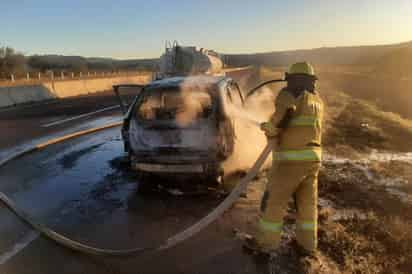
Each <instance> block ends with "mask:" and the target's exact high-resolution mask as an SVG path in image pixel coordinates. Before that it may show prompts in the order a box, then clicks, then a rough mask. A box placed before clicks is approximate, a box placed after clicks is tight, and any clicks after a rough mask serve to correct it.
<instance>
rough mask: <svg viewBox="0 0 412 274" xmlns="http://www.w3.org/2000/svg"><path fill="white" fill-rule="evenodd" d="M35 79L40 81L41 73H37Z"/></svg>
mask: <svg viewBox="0 0 412 274" xmlns="http://www.w3.org/2000/svg"><path fill="white" fill-rule="evenodd" d="M37 78H38V79H39V81H40V80H41V72H39V73H38V74H37Z"/></svg>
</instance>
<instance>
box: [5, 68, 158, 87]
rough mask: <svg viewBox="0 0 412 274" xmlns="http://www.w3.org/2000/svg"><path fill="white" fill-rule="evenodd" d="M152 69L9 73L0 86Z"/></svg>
mask: <svg viewBox="0 0 412 274" xmlns="http://www.w3.org/2000/svg"><path fill="white" fill-rule="evenodd" d="M153 73H154V72H152V71H115V72H103V71H102V72H60V73H58V74H55V73H53V72H50V73H40V72H36V73H26V75H25V76H23V75H19V76H16V75H14V74H10V76H9V77H8V78H0V86H14V85H22V84H39V83H43V82H51V81H65V80H79V79H94V78H108V77H119V76H120V77H122V76H126V77H127V76H138V75H148V74H153Z"/></svg>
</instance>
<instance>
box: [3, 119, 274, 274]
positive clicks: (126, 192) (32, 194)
mask: <svg viewBox="0 0 412 274" xmlns="http://www.w3.org/2000/svg"><path fill="white" fill-rule="evenodd" d="M0 116H1V114H0ZM119 118H120V115H119V114H118V113H114V114H113V113H107V114H104V115H98V117H94V118H92V119H84V120H82V121H76V122H73V123H69V124H68V125H64V126H60V127H57V128H55V129H48V131H47V132H42V133H38V132H34V133H33V132H31V131H36V130H35V129H34V127H33V128H29V129H27V135H26V138H25V139H23V140H22V141H21V140H19V142H15V143H14V144H13V145H9V146H7V148H6V149H3V150H2V151H1V152H0V155H1V156H2V157H1V158H3V157H4V156H5V155H7V154H8V153H10V152H13V151H16V150H20V149H23V148H24V147H27V146H30V145H31V144H34V143H39V142H41V141H44V140H47V139H49V138H50V137H51V136H61V135H64V134H66V133H69V132H74V131H78V130H82V129H86V128H90V127H94V126H98V125H102V124H105V123H109V122H113V121H114V120H116V119H119ZM23 120H24V119H23ZM29 120H31V118H28V120H27V121H29ZM27 121H24V124H26V123H27ZM36 122H37V124H41V123H44V120H43V119H40V120H36ZM50 130H51V131H50ZM34 135H36V136H39V137H38V138H30V137H31V136H34ZM11 143H13V142H11ZM122 146H123V145H122V141H121V138H120V128H119V127H117V128H112V129H108V130H105V131H102V132H99V133H95V134H91V135H87V136H82V137H79V138H75V139H72V140H69V141H67V142H64V143H60V144H56V145H52V146H50V147H48V148H46V149H44V150H42V151H39V152H35V153H32V154H29V155H27V156H24V157H22V158H20V159H18V160H15V161H12V162H10V163H9V164H7V165H6V166H4V167H2V168H1V169H0V182H1V184H0V191H2V192H4V193H6V194H7V195H9V196H10V197H11V198H12V199H13V200H14V201H15V202H16V204H17V205H18V206H19V207H21V208H22V209H24V210H25V211H27V212H28V213H29V214H30V215H31V216H33V217H34V218H35V219H36V220H39V221H40V222H42V223H44V224H47V225H48V226H49V227H51V228H52V229H54V230H56V231H58V232H59V233H62V234H63V235H66V236H68V237H69V238H72V239H75V240H78V241H81V242H83V243H87V244H89V245H93V246H96V247H102V248H112V249H128V248H134V247H138V246H152V245H153V244H158V243H159V242H161V241H163V240H165V239H167V238H168V237H170V236H172V235H174V234H175V233H177V232H179V231H181V230H183V229H184V228H187V227H188V226H190V225H191V224H193V223H194V222H196V221H197V220H199V219H200V218H202V217H203V216H205V215H206V214H207V213H208V212H209V211H210V210H211V209H212V208H214V207H215V206H216V205H217V204H218V203H219V202H220V201H221V200H222V197H220V196H219V195H217V194H216V193H214V194H213V193H209V194H207V195H201V196H179V195H178V196H175V195H170V192H169V193H168V192H165V191H150V192H147V191H145V192H144V193H141V192H139V186H140V185H141V184H140V181H139V177H138V176H137V174H136V173H135V172H132V171H129V170H128V169H127V168H125V166H124V165H123V162H122V156H123V147H122ZM156 180H158V179H156ZM195 181H196V180H195V179H194V180H193V182H190V181H188V182H187V183H195ZM149 183H151V182H150V181H149ZM153 183H156V184H157V183H159V181H156V182H153ZM251 191H252V192H251V193H252V194H251V195H252V196H251V197H253V196H256V197H255V198H254V199H253V198H252V199H251V198H250V196H249V199H247V200H246V199H242V200H241V201H240V202H239V203H238V204H236V206H235V207H234V208H233V209H232V210H231V211H230V212H228V213H226V214H225V216H224V217H222V218H219V220H218V221H216V222H215V223H214V224H212V225H210V226H209V227H208V228H207V229H205V230H204V231H202V232H201V233H199V234H198V235H196V236H195V237H194V238H193V239H192V240H190V241H187V242H185V243H182V244H180V245H178V246H177V247H175V248H172V249H170V250H166V251H162V252H159V253H157V254H154V255H153V254H152V255H143V256H138V257H135V258H127V259H113V258H110V259H109V258H96V257H92V256H86V255H83V254H80V253H77V252H72V251H70V250H67V249H65V248H63V247H61V246H58V245H56V244H55V243H53V242H51V241H50V240H47V239H45V238H43V237H42V236H39V235H38V234H37V233H36V232H34V231H33V230H31V228H30V227H28V226H27V225H26V224H24V223H22V222H21V221H20V220H19V219H17V218H16V217H15V216H14V215H13V214H12V213H10V212H9V211H8V210H7V209H6V208H4V207H3V206H1V207H0V220H1V221H0V235H7V236H3V237H0V273H56V272H57V273H267V271H268V269H267V267H266V266H265V265H261V264H260V263H256V262H255V261H254V260H253V258H251V257H250V256H249V255H247V254H245V253H244V252H243V250H242V247H241V243H240V242H239V241H238V239H236V237H235V236H234V234H233V232H232V230H233V228H235V227H241V226H242V225H243V226H244V224H248V223H251V222H252V221H251V220H252V219H253V218H254V217H255V216H256V212H257V204H258V201H259V197H260V196H259V195H260V192H259V191H256V190H251Z"/></svg>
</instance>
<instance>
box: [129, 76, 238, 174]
mask: <svg viewBox="0 0 412 274" xmlns="http://www.w3.org/2000/svg"><path fill="white" fill-rule="evenodd" d="M230 105H236V106H237V107H242V105H243V96H242V93H241V91H240V89H239V87H238V85H237V84H236V83H235V82H234V81H233V80H232V79H230V78H227V77H214V76H189V77H173V78H168V79H163V80H157V81H153V82H151V83H150V84H148V85H146V86H144V87H143V88H142V89H141V91H140V92H139V94H138V95H137V96H136V98H135V100H134V102H132V103H131V105H130V107H128V111H127V113H126V115H125V119H124V124H123V128H122V137H123V140H124V147H125V151H126V153H127V154H128V157H129V159H130V161H131V166H132V167H133V168H134V169H136V170H138V171H140V172H149V173H156V174H169V175H179V174H199V175H202V177H204V178H210V179H216V178H218V177H219V176H220V175H221V174H222V170H221V163H222V161H224V160H225V159H226V158H228V157H229V156H230V155H231V154H232V152H233V147H234V142H235V132H234V126H233V122H232V120H231V119H230V117H229V115H228V111H227V110H228V107H230Z"/></svg>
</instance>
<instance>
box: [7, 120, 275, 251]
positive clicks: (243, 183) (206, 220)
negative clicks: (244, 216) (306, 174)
mask: <svg viewBox="0 0 412 274" xmlns="http://www.w3.org/2000/svg"><path fill="white" fill-rule="evenodd" d="M120 124H121V123H113V124H110V125H106V126H103V127H99V128H93V129H89V130H85V131H80V132H77V133H74V134H70V135H66V136H63V137H60V138H57V139H53V140H51V141H48V142H45V143H42V144H39V145H37V146H34V147H32V148H29V149H26V150H24V151H22V152H20V153H17V154H16V155H13V156H12V157H9V158H8V159H6V160H4V161H2V162H0V167H1V166H4V165H6V164H7V163H9V162H10V161H12V160H15V159H17V158H20V157H22V156H24V155H26V154H29V153H32V152H35V151H38V150H41V149H43V148H45V147H47V146H49V145H53V144H56V143H59V142H63V141H66V140H68V139H72V138H76V137H79V136H82V135H85V134H90V133H94V132H97V131H100V130H104V129H108V128H112V127H116V126H119V125H120ZM272 142H273V141H269V142H268V144H267V145H266V147H265V148H264V150H263V152H262V153H261V154H260V156H259V157H258V159H257V160H256V162H255V163H254V165H253V166H252V168H251V169H250V170H249V172H248V173H247V174H246V176H245V177H243V178H242V179H240V181H239V183H238V184H237V185H236V187H235V188H234V189H233V190H232V192H231V193H230V194H229V195H228V196H227V197H226V198H225V199H224V200H223V201H222V202H221V203H220V204H219V205H218V206H217V207H216V208H215V209H213V210H212V211H211V212H210V213H209V214H208V215H206V216H205V217H203V218H202V219H200V220H199V221H198V222H196V223H195V224H193V225H192V226H190V227H188V228H187V229H185V230H183V231H181V232H180V233H178V234H176V235H174V236H172V237H170V238H168V239H166V240H165V241H163V242H160V244H157V245H153V246H148V247H137V248H131V249H120V250H117V249H116V250H115V249H105V248H98V247H93V246H90V245H87V244H84V243H81V242H78V241H76V240H72V239H70V238H68V237H66V236H64V235H62V234H59V233H58V232H56V231H54V230H52V229H50V228H48V227H47V226H45V225H44V224H42V223H39V222H37V221H36V220H35V219H34V218H32V217H31V216H30V215H29V214H27V213H26V212H25V211H24V210H22V209H21V208H19V207H18V206H17V205H16V204H15V203H14V202H13V200H12V199H10V198H9V197H8V196H7V195H6V194H5V193H3V192H0V201H1V202H3V203H4V204H5V205H6V206H7V207H8V208H9V209H10V210H11V211H12V212H13V213H14V214H15V215H16V216H17V217H19V218H20V219H21V220H23V221H24V222H25V223H27V224H28V225H30V226H31V227H32V228H33V229H35V230H36V231H38V232H39V233H40V234H41V235H43V236H44V237H46V238H48V239H50V240H52V241H54V242H56V243H58V244H60V245H62V246H64V247H66V248H69V249H71V250H74V251H78V252H81V253H85V254H89V255H95V256H116V257H128V256H136V255H140V254H143V253H148V252H155V251H161V250H166V249H168V248H171V247H173V246H175V245H177V244H178V243H181V242H183V241H185V240H187V239H189V238H190V237H192V236H194V235H195V234H197V233H198V232H200V231H201V230H202V229H204V228H205V227H207V226H208V225H209V224H211V223H212V222H213V221H215V220H216V219H217V218H219V217H220V216H221V215H222V214H223V213H224V212H225V211H226V210H227V209H229V208H230V207H231V206H232V204H233V203H234V202H235V201H236V200H238V198H239V197H240V195H241V194H242V193H243V192H244V191H246V188H247V186H248V184H249V183H250V182H251V181H252V179H253V178H255V177H256V176H257V174H258V172H259V170H260V168H261V166H262V165H263V163H264V162H265V160H266V159H267V157H268V156H269V154H270V152H271V150H272Z"/></svg>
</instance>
